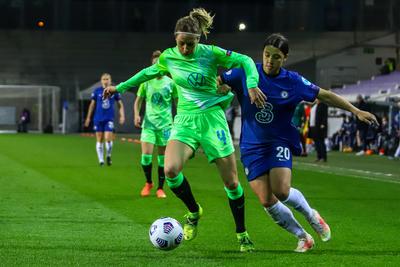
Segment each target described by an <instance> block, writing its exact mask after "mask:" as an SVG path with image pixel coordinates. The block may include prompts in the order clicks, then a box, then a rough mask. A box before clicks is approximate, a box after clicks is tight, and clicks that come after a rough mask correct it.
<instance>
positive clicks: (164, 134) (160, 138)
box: [156, 126, 171, 198]
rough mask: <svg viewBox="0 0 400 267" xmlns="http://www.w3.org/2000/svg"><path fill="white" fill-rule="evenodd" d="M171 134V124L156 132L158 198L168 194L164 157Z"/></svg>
mask: <svg viewBox="0 0 400 267" xmlns="http://www.w3.org/2000/svg"><path fill="white" fill-rule="evenodd" d="M170 135H171V126H167V127H165V128H164V129H162V130H160V131H157V134H156V145H157V147H158V156H157V162H158V188H157V192H156V195H157V197H158V198H166V197H167V195H166V194H165V192H164V189H163V187H164V181H165V173H164V158H165V148H166V145H167V143H168V139H169V137H170Z"/></svg>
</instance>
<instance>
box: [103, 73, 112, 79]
mask: <svg viewBox="0 0 400 267" xmlns="http://www.w3.org/2000/svg"><path fill="white" fill-rule="evenodd" d="M104 76H108V77H110V79H111V74H110V73H107V72H104V73H102V74H101V76H100V79H101V78H103V77H104Z"/></svg>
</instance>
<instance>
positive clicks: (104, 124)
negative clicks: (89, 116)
mask: <svg viewBox="0 0 400 267" xmlns="http://www.w3.org/2000/svg"><path fill="white" fill-rule="evenodd" d="M93 130H94V131H95V132H96V133H97V132H112V131H114V122H113V121H95V122H94V125H93Z"/></svg>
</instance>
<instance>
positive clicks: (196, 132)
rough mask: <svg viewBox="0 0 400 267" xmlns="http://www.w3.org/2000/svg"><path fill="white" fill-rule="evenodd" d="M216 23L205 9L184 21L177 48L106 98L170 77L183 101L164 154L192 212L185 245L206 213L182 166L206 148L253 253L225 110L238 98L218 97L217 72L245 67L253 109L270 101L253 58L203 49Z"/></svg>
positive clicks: (170, 179) (241, 237)
mask: <svg viewBox="0 0 400 267" xmlns="http://www.w3.org/2000/svg"><path fill="white" fill-rule="evenodd" d="M212 22H213V17H212V16H211V15H210V14H209V13H207V11H205V10H204V9H202V8H197V9H194V10H193V11H191V12H190V14H189V16H185V17H183V18H180V19H179V20H178V21H177V23H176V26H175V33H174V34H175V41H176V44H177V46H176V47H174V48H169V49H167V50H165V51H164V52H163V53H162V54H161V55H160V58H159V61H158V62H157V64H154V65H153V66H151V67H148V68H146V69H143V70H142V71H140V72H139V73H137V74H136V75H135V76H133V77H132V78H130V79H129V80H127V81H126V82H123V83H121V84H119V85H118V86H117V88H115V87H108V88H107V89H106V90H105V91H104V93H105V96H108V95H110V94H113V93H115V92H117V91H118V92H124V91H126V90H127V89H128V88H131V87H133V86H138V85H139V84H141V83H143V82H145V81H148V80H150V79H153V78H156V77H160V76H163V75H165V74H167V73H169V74H170V75H171V77H172V79H173V80H174V82H175V84H176V87H177V91H178V96H179V102H178V109H177V115H176V116H175V118H174V124H173V128H172V131H171V137H170V140H169V141H168V144H167V148H166V152H165V167H164V170H165V174H166V180H167V183H168V185H169V187H170V188H171V190H172V191H173V192H174V193H175V195H176V196H177V197H178V198H180V199H181V200H182V201H183V202H184V203H185V205H186V207H187V208H188V209H189V212H188V213H187V214H186V216H185V217H186V222H185V224H184V238H185V240H192V239H194V238H195V237H196V235H197V225H198V221H199V219H200V217H201V216H202V213H203V210H202V208H201V207H200V205H199V204H198V203H197V202H196V200H195V198H194V196H193V193H192V190H191V188H190V185H189V182H188V181H187V179H186V178H185V177H184V175H183V174H182V169H183V165H184V164H185V163H186V162H187V161H188V160H189V159H190V158H192V157H193V156H194V154H195V151H196V150H197V148H198V147H199V146H200V145H201V146H202V148H203V150H204V152H205V154H206V156H207V158H208V161H209V162H210V163H212V162H215V163H216V165H217V168H218V171H219V173H220V176H221V178H222V180H223V182H224V185H225V191H226V194H227V196H228V199H229V205H230V208H231V212H232V215H233V218H234V220H235V223H236V233H237V239H238V241H239V244H240V251H242V252H247V251H252V250H254V245H253V243H252V242H251V240H250V238H249V235H248V233H247V231H246V227H245V219H244V194H243V188H242V187H241V185H240V183H239V180H238V176H237V169H236V159H235V154H234V147H233V144H232V139H231V135H230V133H229V128H228V124H227V121H226V118H225V114H224V111H223V109H224V108H226V107H227V106H229V104H230V102H231V101H232V98H233V94H232V93H230V94H227V95H219V94H217V67H218V66H222V67H225V68H233V67H240V68H243V69H244V70H245V73H246V76H247V79H246V83H247V86H248V88H249V95H250V98H251V102H252V103H256V105H258V106H262V105H263V103H264V102H265V95H264V94H263V93H262V92H261V91H260V89H259V88H257V84H258V74H257V70H256V68H255V65H254V62H253V60H252V59H251V58H249V57H248V56H245V55H241V54H239V53H235V52H232V51H227V50H224V49H221V48H219V47H216V46H212V45H204V44H200V43H199V41H200V37H201V35H202V34H204V35H205V36H207V34H208V33H209V29H210V28H211V25H212Z"/></svg>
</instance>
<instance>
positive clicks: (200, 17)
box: [175, 8, 214, 38]
mask: <svg viewBox="0 0 400 267" xmlns="http://www.w3.org/2000/svg"><path fill="white" fill-rule="evenodd" d="M213 20H214V16H211V14H210V13H208V12H207V11H206V10H205V9H204V8H194V9H193V10H192V11H191V12H190V13H189V16H185V17H183V18H180V19H179V20H178V21H177V22H176V25H175V34H177V33H180V32H184V33H193V34H198V35H199V36H201V35H202V34H203V35H204V36H205V37H206V38H207V34H209V33H210V29H211V28H212V24H213Z"/></svg>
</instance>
